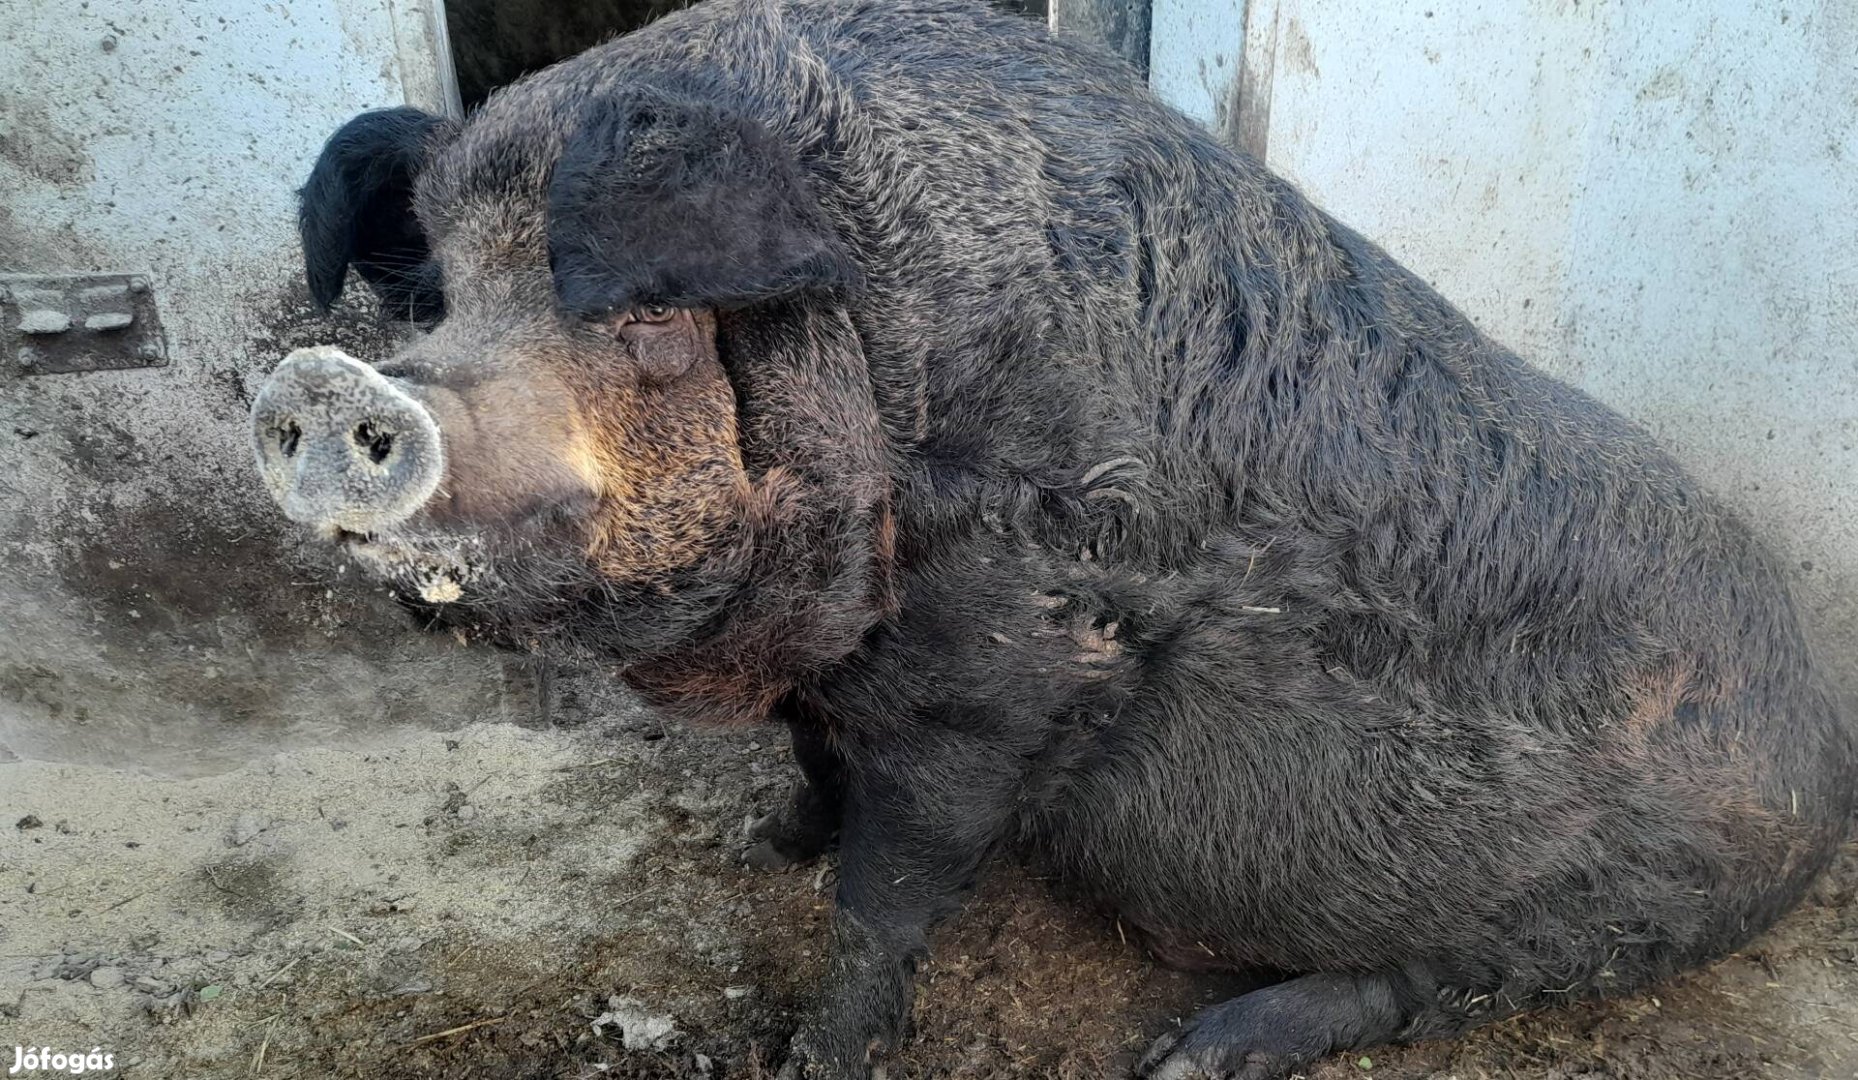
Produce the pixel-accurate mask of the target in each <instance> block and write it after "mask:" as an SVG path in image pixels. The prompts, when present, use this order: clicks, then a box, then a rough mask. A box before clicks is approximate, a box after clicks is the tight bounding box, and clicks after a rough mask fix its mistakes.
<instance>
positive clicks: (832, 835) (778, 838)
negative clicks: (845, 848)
mask: <svg viewBox="0 0 1858 1080" xmlns="http://www.w3.org/2000/svg"><path fill="white" fill-rule="evenodd" d="M787 730H788V732H789V733H790V734H791V735H792V736H793V748H794V763H795V764H797V765H799V766H800V779H799V780H797V781H795V783H794V786H793V790H792V791H791V792H790V793H789V794H788V796H787V802H786V804H785V805H784V806H781V807H780V808H779V809H776V810H775V811H773V812H772V813H769V814H765V815H763V816H762V817H761V818H759V819H757V820H756V821H755V822H753V823H752V824H750V825H749V827H748V838H749V839H750V840H751V841H753V842H754V843H753V844H752V845H751V846H750V847H749V849H748V850H747V851H746V852H744V853H743V857H744V858H745V859H746V860H747V862H748V864H749V865H750V866H753V867H756V868H757V869H761V870H779V869H781V868H783V867H787V866H795V865H798V864H800V863H807V862H811V861H813V860H814V859H816V858H818V857H819V856H821V855H823V854H825V853H826V852H827V851H828V850H830V849H831V847H832V845H833V843H834V842H835V841H836V840H837V839H838V836H839V817H840V815H841V813H842V812H843V802H844V800H843V798H842V797H841V790H840V789H841V787H842V786H843V781H842V780H841V778H840V773H841V772H843V768H842V767H841V765H840V763H839V752H838V751H837V750H836V749H834V747H833V746H832V740H831V739H830V738H829V737H828V735H827V732H826V726H825V723H824V722H823V721H820V720H816V719H813V718H810V717H802V716H798V715H793V714H789V715H788V716H787Z"/></svg>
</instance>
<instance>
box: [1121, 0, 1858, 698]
mask: <svg viewBox="0 0 1858 1080" xmlns="http://www.w3.org/2000/svg"><path fill="white" fill-rule="evenodd" d="M1155 19H1156V25H1155V28H1154V32H1153V41H1154V43H1155V49H1156V54H1155V56H1154V58H1153V65H1152V71H1153V77H1152V78H1153V82H1154V85H1155V86H1156V87H1157V89H1158V90H1160V91H1161V92H1162V93H1164V94H1165V95H1167V96H1168V97H1170V98H1171V99H1172V100H1175V101H1176V102H1178V103H1180V104H1181V105H1183V106H1184V107H1186V108H1187V109H1188V111H1190V112H1193V113H1195V114H1196V115H1198V116H1200V118H1201V119H1203V120H1205V121H1208V122H1209V123H1214V124H1216V125H1218V126H1219V128H1220V129H1221V130H1222V131H1224V132H1226V134H1227V135H1228V136H1229V137H1230V138H1231V139H1232V140H1233V141H1235V142H1237V143H1240V144H1242V145H1245V146H1247V147H1248V148H1250V149H1252V150H1253V151H1254V152H1257V153H1261V154H1262V155H1263V156H1264V157H1265V158H1266V159H1267V160H1268V161H1269V162H1270V163H1271V165H1272V166H1273V167H1274V168H1276V169H1278V170H1279V171H1280V172H1282V173H1284V174H1286V175H1287V176H1289V177H1290V178H1291V179H1293V180H1294V181H1295V182H1296V183H1297V184H1298V185H1299V186H1301V187H1302V188H1303V189H1304V190H1305V191H1307V192H1308V193H1309V194H1310V195H1311V196H1313V197H1314V198H1315V199H1316V200H1317V201H1318V202H1319V203H1320V204H1321V205H1323V206H1324V207H1325V208H1326V209H1328V210H1329V211H1330V212H1331V213H1333V214H1335V215H1336V216H1337V217H1339V218H1341V219H1342V220H1344V221H1346V222H1347V223H1349V224H1350V225H1352V226H1354V227H1355V228H1357V229H1359V230H1361V231H1362V232H1364V233H1365V234H1367V235H1368V236H1369V237H1371V238H1373V239H1375V240H1376V241H1378V242H1380V243H1381V244H1382V245H1383V246H1385V247H1386V248H1388V249H1389V250H1390V251H1391V252H1393V254H1394V255H1395V257H1397V258H1399V259H1401V260H1402V261H1404V262H1405V263H1407V264H1408V265H1409V266H1411V267H1413V268H1414V269H1415V270H1417V271H1418V272H1419V273H1420V274H1422V275H1424V276H1425V277H1426V278H1427V279H1428V280H1430V281H1431V282H1432V283H1433V284H1434V285H1436V286H1437V287H1438V288H1439V289H1440V290H1441V291H1442V292H1443V293H1444V294H1445V295H1446V296H1447V297H1449V298H1450V299H1452V300H1453V301H1454V302H1456V303H1457V304H1458V305H1459V306H1461V307H1462V308H1463V309H1464V310H1465V311H1466V312H1468V313H1469V314H1470V315H1471V317H1472V318H1473V319H1475V320H1476V321H1477V322H1478V323H1479V324H1480V325H1481V326H1483V327H1484V328H1485V329H1486V330H1488V331H1490V332H1491V333H1493V334H1494V335H1495V336H1496V337H1498V338H1499V339H1501V340H1503V341H1505V342H1506V343H1508V344H1509V345H1511V346H1513V347H1514V348H1516V349H1517V350H1519V351H1520V352H1521V353H1523V354H1524V355H1525V356H1527V357H1528V358H1530V359H1531V360H1533V361H1534V362H1535V363H1537V364H1539V365H1541V366H1543V367H1545V368H1547V369H1548V370H1550V371H1552V372H1554V373H1556V374H1557V375H1560V376H1562V377H1564V378H1566V379H1569V380H1570V381H1572V382H1574V383H1576V384H1578V385H1579V386H1581V387H1583V388H1585V389H1586V390H1588V391H1590V392H1592V393H1594V394H1596V395H1598V396H1599V397H1600V398H1602V399H1603V400H1605V401H1607V402H1608V403H1610V404H1612V405H1613V406H1615V407H1616V408H1619V409H1620V410H1621V411H1623V412H1625V413H1626V414H1628V415H1630V416H1632V417H1634V418H1636V419H1638V420H1640V421H1641V422H1643V423H1645V424H1646V425H1647V426H1649V427H1650V428H1651V429H1652V430H1653V431H1654V432H1656V433H1657V434H1658V435H1659V436H1660V437H1661V438H1662V439H1663V440H1664V441H1665V442H1666V444H1667V445H1669V446H1670V447H1671V448H1672V449H1673V450H1674V451H1675V452H1676V453H1677V454H1678V455H1679V456H1680V457H1681V458H1682V459H1683V460H1684V461H1686V462H1687V463H1688V464H1689V466H1690V467H1691V468H1692V469H1693V470H1694V471H1695V472H1696V473H1697V474H1698V475H1699V476H1700V477H1702V478H1704V479H1705V480H1706V481H1707V482H1708V483H1709V484H1711V485H1712V486H1713V487H1714V488H1715V490H1716V491H1718V492H1719V493H1720V494H1721V495H1723V496H1724V497H1726V498H1727V499H1728V500H1729V501H1731V502H1732V503H1734V504H1735V505H1736V506H1738V507H1739V508H1740V509H1741V510H1742V511H1743V512H1745V513H1746V514H1747V515H1749V516H1750V517H1751V518H1752V519H1753V520H1754V521H1755V522H1756V523H1757V525H1758V526H1759V528H1760V529H1761V530H1762V531H1763V532H1764V533H1766V534H1767V536H1768V537H1769V538H1770V539H1771V540H1772V541H1773V543H1774V544H1775V545H1776V547H1777V548H1778V549H1779V550H1780V552H1781V553H1782V554H1783V556H1784V557H1785V560H1786V562H1787V564H1788V565H1789V566H1790V567H1792V568H1793V570H1794V573H1795V579H1796V582H1797V587H1798V590H1799V593H1800V596H1801V598H1802V600H1803V601H1804V604H1805V606H1806V608H1807V609H1808V611H1809V617H1810V620H1811V622H1812V623H1813V624H1814V626H1815V628H1816V631H1817V632H1816V635H1815V636H1816V637H1817V639H1818V641H1819V644H1820V647H1821V649H1822V652H1823V653H1824V655H1825V657H1826V659H1827V660H1828V661H1830V662H1831V664H1832V665H1833V666H1834V668H1835V669H1836V670H1838V671H1839V672H1841V674H1842V676H1843V679H1844V682H1845V685H1846V687H1847V688H1848V689H1852V690H1858V542H1854V541H1858V62H1855V61H1854V57H1858V4H1854V3H1852V2H1851V0H1747V2H1744V0H1736V2H1729V0H1715V2H1701V3H1699V2H1697V0H1633V2H1631V3H1625V2H1619V0H1545V2H1532V3H1515V2H1512V0H1459V2H1456V3H1442V2H1436V0H1398V2H1394V3H1385V4H1372V5H1364V4H1357V3H1345V2H1341V0H1249V2H1245V0H1156V3H1155ZM1235 45H1236V48H1237V54H1236V55H1237V59H1238V61H1239V62H1238V63H1237V64H1232V63H1217V62H1215V61H1216V60H1217V59H1218V57H1219V56H1231V55H1232V50H1233V49H1234V48H1235Z"/></svg>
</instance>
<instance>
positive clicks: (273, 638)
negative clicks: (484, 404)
mask: <svg viewBox="0 0 1858 1080" xmlns="http://www.w3.org/2000/svg"><path fill="white" fill-rule="evenodd" d="M430 2H431V0H293V2H291V3H289V4H282V3H275V2H265V0H219V2H216V3H213V4H179V3H152V4H136V3H128V2H126V0H121V2H119V0H89V2H88V3H81V4H80V3H76V2H74V0H12V2H11V4H10V5H8V6H7V11H8V14H7V16H6V17H5V18H0V71H5V72H6V73H7V76H6V79H5V80H4V83H3V84H0V274H3V273H7V272H14V273H19V272H30V273H39V274H44V273H58V272H65V271H124V272H137V273H141V274H144V275H146V277H147V278H148V280H149V281H150V283H151V285H152V294H153V297H154V299H155V302H156V306H157V308H158V309H159V315H160V319H161V322H162V327H163V330H164V331H165V336H166V343H167V363H166V365H165V366H161V367H150V368H141V369H136V370H125V371H113V372H91V373H73V374H28V373H27V372H26V371H25V370H24V369H23V368H22V367H21V366H20V364H19V355H18V348H19V345H20V339H19V335H17V334H16V333H10V332H11V331H12V329H13V328H12V327H5V328H0V345H4V346H5V351H4V354H0V760H5V759H6V758H7V757H9V756H19V757H28V758H49V759H54V760H86V761H105V762H111V763H120V764H127V765H132V766H142V767H146V768H150V769H154V770H158V771H163V772H176V773H192V772H203V771H211V770H214V769H218V768H224V767H228V766H230V765H232V764H236V763H237V762H238V761H240V760H242V759H246V758H249V757H252V756H256V755H261V754H264V753H268V752H270V751H273V750H278V749H283V748H286V747H289V746H292V745H296V744H301V743H305V742H324V741H335V740H342V741H344V742H349V743H352V742H353V741H355V740H358V739H363V738H369V737H374V736H375V735H377V734H382V733H386V732H389V731H391V729H392V725H384V724H383V721H384V720H385V721H400V722H403V723H412V724H428V725H449V724H453V723H458V722H463V721H464V720H467V719H479V718H484V717H487V716H489V717H495V716H499V715H505V716H508V717H509V718H512V719H533V717H534V716H535V713H536V710H537V700H538V695H537V690H536V686H535V681H536V680H535V679H534V677H533V676H532V675H531V674H530V673H529V672H527V671H526V670H525V669H524V668H523V667H522V666H521V665H520V664H517V663H515V662H513V661H506V660H504V659H503V658H501V657H497V656H494V655H491V654H489V653H483V652H476V651H472V650H462V649H459V648H457V647H456V646H455V645H453V644H452V643H451V642H449V641H439V640H436V639H429V638H426V637H424V636H422V635H416V634H409V633H407V632H406V620H405V618H404V617H403V616H402V615H400V614H399V612H398V611H397V609H396V608H395V606H394V605H393V603H392V602H391V600H390V599H389V598H388V597H385V596H382V595H379V594H368V593H364V592H360V591H359V590H343V589H336V590H334V591H331V590H330V589H329V588H328V585H329V583H331V582H332V581H334V580H336V579H337V578H338V576H339V573H340V570H339V567H337V566H335V565H331V564H330V562H329V561H327V559H326V557H325V556H322V555H320V554H319V553H316V552H313V551H310V550H307V549H305V548H301V547H299V546H298V545H297V543H296V542H295V540H294V539H293V538H292V535H291V534H289V533H287V532H286V530H284V529H282V528H281V527H280V525H281V522H280V521H279V519H278V518H277V516H276V515H275V513H274V512H273V511H272V510H271V509H270V508H269V506H268V505H266V504H265V503H264V502H263V499H262V496H261V494H260V492H259V488H258V485H257V484H256V483H255V481H254V479H253V476H252V470H251V466H250V464H249V451H248V450H247V448H246V444H245V433H244V419H243V418H244V414H245V409H246V407H247V402H248V400H249V397H250V394H251V392H252V390H253V389H254V387H255V386H256V384H257V381H258V380H259V379H260V378H261V377H262V375H263V373H264V372H265V371H267V370H268V369H269V368H270V367H271V366H272V365H273V364H274V363H275V362H276V361H277V359H278V358H279V357H281V356H282V354H283V353H284V352H285V351H286V349H288V348H290V347H293V346H295V345H298V344H304V343H310V342H313V341H322V340H335V341H338V342H342V343H345V344H346V346H347V347H348V348H350V349H351V350H352V351H356V352H357V353H358V355H364V356H366V355H376V354H378V353H379V351H380V350H381V349H383V348H385V347H386V346H387V344H388V340H389V338H390V336H391V331H389V330H388V329H386V328H385V327H384V326H383V325H382V324H379V323H377V322H376V321H375V320H374V319H373V317H372V315H371V313H369V312H368V311H366V310H365V309H362V308H355V309H349V310H346V311H344V312H342V313H340V315H339V317H338V318H336V319H333V320H331V319H327V318H325V317H323V316H320V315H318V314H317V313H315V312H313V311H312V310H311V308H310V306H309V304H308V301H307V296H306V294H305V291H304V289H303V287H302V286H301V284H300V278H301V274H300V271H299V269H298V266H297V261H296V248H295V239H294V236H293V231H292V229H293V214H294V199H293V194H292V188H294V187H295V185H296V184H297V183H299V182H300V181H301V179H302V177H303V176H304V175H305V173H306V172H307V170H308V165H309V163H310V161H311V160H312V157H313V155H314V153H315V152H316V150H317V149H318V147H319V146H320V144H321V142H322V140H323V138H324V137H325V136H326V135H327V134H328V133H329V132H330V131H331V130H333V129H334V127H335V126H336V125H337V124H339V123H341V122H342V121H343V120H345V119H347V118H348V117H349V116H351V115H353V114H354V113H355V112H357V111H359V110H361V109H363V108H368V107H373V106H383V105H391V104H399V103H402V102H410V103H413V104H418V105H423V106H426V107H428V108H443V107H445V105H446V102H445V97H446V93H445V90H444V80H443V78H442V77H441V73H440V70H439V67H438V61H437V58H438V57H439V56H440V55H441V54H440V52H439V51H438V50H436V49H435V48H434V46H433V43H434V41H435V40H436V38H435V35H436V33H437V24H436V22H435V13H434V12H433V11H432V10H431V9H430V7H429V3H430ZM4 285H5V283H4V282H3V281H0V287H4Z"/></svg>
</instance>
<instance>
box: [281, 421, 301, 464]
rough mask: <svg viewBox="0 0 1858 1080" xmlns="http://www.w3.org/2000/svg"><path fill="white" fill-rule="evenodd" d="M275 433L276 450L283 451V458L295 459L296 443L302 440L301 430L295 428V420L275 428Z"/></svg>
mask: <svg viewBox="0 0 1858 1080" xmlns="http://www.w3.org/2000/svg"><path fill="white" fill-rule="evenodd" d="M276 433H277V448H278V449H279V450H281V451H283V453H284V456H285V457H296V456H297V443H298V441H299V440H301V439H302V438H303V429H302V428H300V427H298V426H297V422H296V421H295V420H292V421H290V422H288V423H286V424H284V425H283V426H282V427H279V428H277V429H276Z"/></svg>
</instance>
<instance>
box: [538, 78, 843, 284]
mask: <svg viewBox="0 0 1858 1080" xmlns="http://www.w3.org/2000/svg"><path fill="white" fill-rule="evenodd" d="M548 254H549V265H550V267H551V269H552V270H553V272H554V277H555V292H556V294H557V296H558V297H559V299H560V301H561V304H562V306H563V307H564V308H565V309H567V310H568V311H570V312H573V313H575V314H579V315H595V314H601V313H604V312H608V311H615V310H620V309H622V308H625V307H628V306H630V305H633V304H637V303H643V302H651V303H659V304H671V305H676V306H680V307H717V308H731V307H742V306H746V305H750V304H755V303H759V302H762V301H766V300H772V299H775V298H777V297H782V296H789V295H794V294H798V293H839V292H846V291H850V290H852V289H854V288H855V287H856V285H857V281H858V272H857V269H856V268H855V266H854V265H853V264H852V261H851V259H850V258H849V257H847V255H846V254H845V251H844V248H843V246H842V245H841V243H840V242H839V239H838V237H837V236H836V235H835V234H834V232H833V230H832V227H831V225H830V224H829V223H828V222H827V221H826V220H825V215H824V214H822V213H821V212H820V208H819V204H818V203H817V202H816V201H815V200H814V198H813V196H812V193H811V192H809V191H808V190H807V187H806V183H805V181H804V180H803V179H802V177H801V174H800V169H799V167H798V165H797V164H796V163H795V161H794V158H793V156H792V154H791V153H789V152H788V150H787V148H786V147H785V146H783V145H781V144H780V143H779V142H777V141H776V140H775V139H774V138H773V137H771V136H770V135H769V134H768V133H767V132H766V131H764V130H763V129H762V128H761V126H760V125H759V124H756V123H755V122H754V121H752V120H749V119H747V118H745V117H742V116H737V115H734V114H732V113H730V112H727V111H725V110H722V109H719V108H717V107H715V106H712V105H709V104H706V103H702V102H695V101H689V100H682V99H675V98H670V97H651V98H631V99H629V100H624V101H617V102H615V101H606V102H601V103H599V104H596V105H592V106H590V107H589V110H588V112H587V114H586V115H585V116H584V117H583V123H582V124H581V127H580V128H579V130H578V131H577V132H576V133H575V135H574V136H573V137H571V138H570V139H569V141H568V144H567V146H566V147H565V148H564V150H563V151H562V155H561V159H560V161H559V162H558V163H557V164H556V166H555V172H554V176H553V178H552V179H551V181H550V184H549V191H548Z"/></svg>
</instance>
